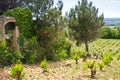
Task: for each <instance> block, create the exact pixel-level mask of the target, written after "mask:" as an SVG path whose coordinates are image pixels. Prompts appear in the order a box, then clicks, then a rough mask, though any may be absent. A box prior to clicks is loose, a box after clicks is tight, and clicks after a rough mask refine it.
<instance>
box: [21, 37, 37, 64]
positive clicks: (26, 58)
mask: <svg viewBox="0 0 120 80" xmlns="http://www.w3.org/2000/svg"><path fill="white" fill-rule="evenodd" d="M19 44H20V51H21V54H22V56H23V58H22V60H21V61H22V62H24V63H28V64H31V63H34V62H35V60H36V52H37V49H38V44H37V40H36V37H32V38H30V39H28V40H26V39H25V37H24V36H22V35H21V36H20V38H19Z"/></svg>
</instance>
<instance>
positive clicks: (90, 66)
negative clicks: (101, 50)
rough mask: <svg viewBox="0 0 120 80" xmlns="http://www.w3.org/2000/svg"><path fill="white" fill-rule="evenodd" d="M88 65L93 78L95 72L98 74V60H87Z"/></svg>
mask: <svg viewBox="0 0 120 80" xmlns="http://www.w3.org/2000/svg"><path fill="white" fill-rule="evenodd" d="M86 65H87V67H88V68H89V69H90V70H91V78H92V79H94V78H95V74H96V62H95V61H93V62H90V61H87V62H86Z"/></svg>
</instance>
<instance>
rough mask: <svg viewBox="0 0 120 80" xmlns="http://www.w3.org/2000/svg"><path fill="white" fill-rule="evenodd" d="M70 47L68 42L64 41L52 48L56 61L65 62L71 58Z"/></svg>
mask: <svg viewBox="0 0 120 80" xmlns="http://www.w3.org/2000/svg"><path fill="white" fill-rule="evenodd" d="M69 47H70V45H69V43H68V42H67V41H62V42H60V43H58V44H55V45H54V46H52V51H53V56H54V57H53V58H54V60H65V59H66V58H68V57H70V48H69Z"/></svg>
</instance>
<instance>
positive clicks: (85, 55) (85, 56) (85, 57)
mask: <svg viewBox="0 0 120 80" xmlns="http://www.w3.org/2000/svg"><path fill="white" fill-rule="evenodd" d="M80 53H81V57H83V61H86V60H87V56H88V52H86V51H85V50H82V51H80Z"/></svg>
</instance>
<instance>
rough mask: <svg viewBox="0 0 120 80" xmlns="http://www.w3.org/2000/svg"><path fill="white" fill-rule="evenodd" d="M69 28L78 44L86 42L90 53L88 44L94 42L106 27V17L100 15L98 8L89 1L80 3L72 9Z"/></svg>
mask: <svg viewBox="0 0 120 80" xmlns="http://www.w3.org/2000/svg"><path fill="white" fill-rule="evenodd" d="M68 17H69V18H68V21H69V28H70V29H71V30H72V33H73V35H74V38H75V39H76V41H77V44H80V43H82V42H84V43H85V44H86V50H87V51H88V47H87V46H88V42H89V41H92V40H94V39H95V38H96V37H97V36H98V33H99V29H100V28H101V27H102V26H103V25H104V22H103V19H104V16H103V14H102V15H98V8H96V7H95V6H93V5H92V2H90V3H88V1H87V0H82V2H81V3H80V1H78V5H76V6H75V8H71V10H70V12H69V16H68Z"/></svg>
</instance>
